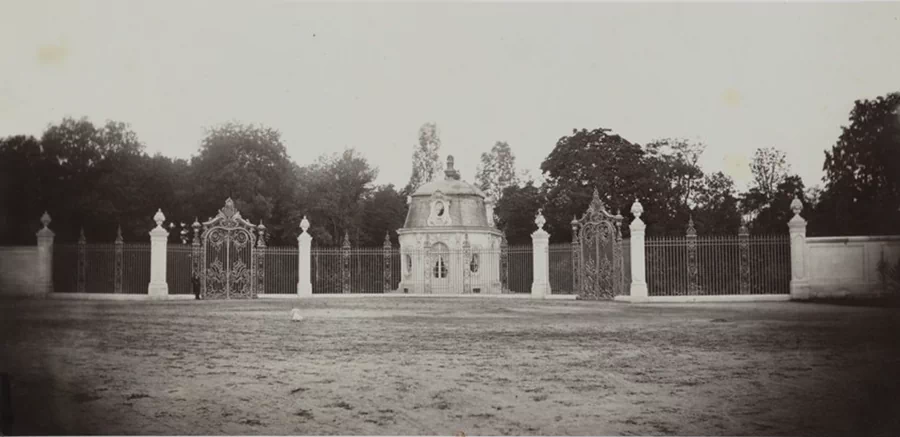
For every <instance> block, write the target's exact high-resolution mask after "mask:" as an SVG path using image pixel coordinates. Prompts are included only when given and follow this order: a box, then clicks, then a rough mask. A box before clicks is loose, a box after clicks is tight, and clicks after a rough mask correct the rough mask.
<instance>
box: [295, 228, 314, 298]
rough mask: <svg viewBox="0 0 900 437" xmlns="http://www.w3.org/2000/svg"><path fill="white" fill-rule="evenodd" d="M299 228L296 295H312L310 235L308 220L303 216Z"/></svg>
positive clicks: (311, 238)
mask: <svg viewBox="0 0 900 437" xmlns="http://www.w3.org/2000/svg"><path fill="white" fill-rule="evenodd" d="M300 229H301V230H302V231H303V232H301V233H300V235H299V236H298V237H297V262H298V265H297V296H312V275H311V269H312V268H311V266H312V264H311V262H312V257H311V256H310V251H311V248H312V240H313V237H312V235H309V233H308V232H306V231H307V230H309V220H307V219H306V216H303V220H300Z"/></svg>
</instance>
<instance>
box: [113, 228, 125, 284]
mask: <svg viewBox="0 0 900 437" xmlns="http://www.w3.org/2000/svg"><path fill="white" fill-rule="evenodd" d="M124 247H125V240H124V239H122V227H121V226H119V228H118V229H117V230H116V264H115V285H114V287H115V288H114V291H113V292H114V293H116V294H119V293H122V269H123V267H124V258H125V251H124Z"/></svg>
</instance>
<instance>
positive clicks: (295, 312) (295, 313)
mask: <svg viewBox="0 0 900 437" xmlns="http://www.w3.org/2000/svg"><path fill="white" fill-rule="evenodd" d="M291 320H293V321H295V322H299V321H301V320H303V316H301V315H300V309H298V308H294V309H292V310H291Z"/></svg>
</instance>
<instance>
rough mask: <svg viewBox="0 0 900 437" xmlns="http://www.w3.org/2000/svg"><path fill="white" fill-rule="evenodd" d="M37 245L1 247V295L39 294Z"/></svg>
mask: <svg viewBox="0 0 900 437" xmlns="http://www.w3.org/2000/svg"><path fill="white" fill-rule="evenodd" d="M39 274H40V272H39V268H38V248H37V246H5V247H0V295H4V296H9V295H17V296H24V295H37V294H41V292H40V290H39V287H38V279H39V278H38V276H39Z"/></svg>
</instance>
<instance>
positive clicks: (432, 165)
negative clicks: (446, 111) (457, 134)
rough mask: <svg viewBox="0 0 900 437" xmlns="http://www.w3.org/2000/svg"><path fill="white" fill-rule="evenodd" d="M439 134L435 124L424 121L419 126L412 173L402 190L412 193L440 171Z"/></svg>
mask: <svg viewBox="0 0 900 437" xmlns="http://www.w3.org/2000/svg"><path fill="white" fill-rule="evenodd" d="M440 149H441V136H440V132H439V131H438V127H437V124H435V123H425V124H423V125H422V127H420V128H419V142H418V144H416V148H415V150H414V151H413V157H412V174H411V175H410V177H409V183H408V184H407V185H406V188H405V189H404V192H405V193H406V194H412V193H414V192H415V191H416V190H418V189H419V187H421V186H422V185H424V184H426V183H428V182H431V181H432V180H434V178H436V177H437V176H438V175H439V174H440V171H441V162H440V155H439V152H440Z"/></svg>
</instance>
